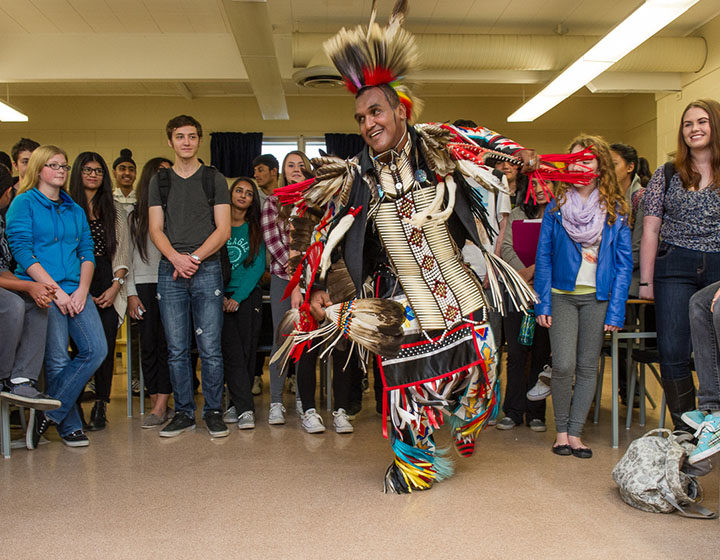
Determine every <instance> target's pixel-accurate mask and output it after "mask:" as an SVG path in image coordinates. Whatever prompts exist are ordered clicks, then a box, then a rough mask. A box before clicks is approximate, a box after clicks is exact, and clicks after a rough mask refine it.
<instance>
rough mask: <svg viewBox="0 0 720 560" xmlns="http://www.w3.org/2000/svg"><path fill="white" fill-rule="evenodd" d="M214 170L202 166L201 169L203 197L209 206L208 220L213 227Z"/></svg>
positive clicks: (207, 166)
mask: <svg viewBox="0 0 720 560" xmlns="http://www.w3.org/2000/svg"><path fill="white" fill-rule="evenodd" d="M215 172H216V170H215V168H214V167H211V166H209V165H203V169H202V187H203V191H205V197H206V198H207V201H208V206H210V219H211V220H212V224H213V227H216V226H215V209H214V207H215Z"/></svg>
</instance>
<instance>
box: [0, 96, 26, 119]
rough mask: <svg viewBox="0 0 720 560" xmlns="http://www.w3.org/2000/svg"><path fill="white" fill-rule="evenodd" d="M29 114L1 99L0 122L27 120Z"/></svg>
mask: <svg viewBox="0 0 720 560" xmlns="http://www.w3.org/2000/svg"><path fill="white" fill-rule="evenodd" d="M27 121H28V116H27V115H26V114H25V113H21V112H20V111H18V110H17V109H15V108H14V107H11V106H10V105H8V104H7V103H3V102H2V101H0V122H27Z"/></svg>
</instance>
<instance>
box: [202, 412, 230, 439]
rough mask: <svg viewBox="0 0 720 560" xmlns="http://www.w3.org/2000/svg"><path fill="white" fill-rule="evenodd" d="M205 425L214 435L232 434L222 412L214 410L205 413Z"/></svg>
mask: <svg viewBox="0 0 720 560" xmlns="http://www.w3.org/2000/svg"><path fill="white" fill-rule="evenodd" d="M204 419H205V426H207V429H208V432H210V435H211V436H212V437H225V436H227V435H230V430H229V429H228V427H227V426H226V425H225V422H223V419H222V412H220V411H219V410H212V411H210V412H208V413H206V414H205V416H204Z"/></svg>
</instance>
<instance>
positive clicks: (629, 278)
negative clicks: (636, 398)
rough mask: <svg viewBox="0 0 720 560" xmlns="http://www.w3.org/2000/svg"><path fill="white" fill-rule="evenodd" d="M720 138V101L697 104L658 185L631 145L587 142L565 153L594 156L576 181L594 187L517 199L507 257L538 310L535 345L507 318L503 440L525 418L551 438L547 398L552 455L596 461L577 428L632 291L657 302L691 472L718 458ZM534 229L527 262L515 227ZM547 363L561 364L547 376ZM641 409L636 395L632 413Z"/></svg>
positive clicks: (667, 385) (665, 381) (668, 386)
mask: <svg viewBox="0 0 720 560" xmlns="http://www.w3.org/2000/svg"><path fill="white" fill-rule="evenodd" d="M719 130H720V104H718V102H717V101H714V100H697V101H694V102H692V103H690V104H689V105H688V106H687V107H686V109H685V110H684V111H683V115H682V119H681V122H680V126H679V130H678V141H677V143H678V148H677V152H676V155H675V159H674V162H672V163H667V164H665V165H663V166H661V167H660V168H658V170H657V171H655V173H654V174H653V175H652V177H650V178H648V177H647V175H646V173H643V171H644V169H642V168H641V167H640V160H639V158H638V157H637V152H636V151H635V150H634V149H633V148H632V147H631V146H627V145H623V144H612V145H608V144H607V143H606V142H605V141H604V140H603V139H602V138H598V137H592V136H580V137H578V138H576V139H575V140H573V142H572V143H571V144H570V148H569V153H571V154H572V153H579V152H582V151H583V150H589V151H590V152H591V154H589V155H590V157H589V158H587V159H585V160H583V159H581V160H579V161H576V162H575V163H572V164H570V165H569V166H568V170H569V171H573V170H576V171H581V170H582V171H592V172H593V173H594V174H595V175H596V177H595V178H594V179H592V180H591V181H590V182H589V183H588V184H575V185H568V184H564V183H558V184H557V185H555V186H554V189H553V190H554V197H553V198H554V200H548V198H547V191H546V190H545V189H542V188H540V185H537V184H534V185H529V186H528V187H526V188H525V189H524V190H520V191H519V192H518V195H519V198H518V200H517V205H516V206H515V209H514V210H513V211H512V212H511V213H510V217H509V222H510V223H509V224H508V225H507V226H506V227H505V228H503V231H504V239H503V240H502V248H501V254H502V256H503V258H504V259H506V260H507V261H508V262H509V263H510V264H511V265H512V266H513V267H514V268H516V269H517V270H518V272H519V273H520V274H521V275H522V276H523V278H524V279H525V280H526V281H528V282H529V283H531V284H532V285H533V287H534V289H535V292H536V293H537V296H538V298H539V303H538V304H536V305H535V308H534V313H535V315H536V321H537V326H535V329H534V338H533V337H531V339H530V341H527V340H523V341H522V342H524V344H522V343H521V342H519V341H518V340H519V339H522V338H523V336H525V335H526V333H521V332H520V331H521V325H523V326H524V324H523V323H522V319H523V317H522V315H521V314H520V313H509V314H507V316H506V317H505V319H504V326H505V336H506V339H507V343H508V358H507V372H508V374H507V384H506V393H505V399H504V405H503V410H504V412H505V417H504V418H503V419H502V420H500V422H498V424H497V427H498V428H499V429H512V428H514V427H515V426H516V425H518V424H521V423H522V422H523V420H525V421H526V422H527V424H528V425H529V426H530V428H531V429H534V430H536V431H545V429H546V428H545V424H544V412H545V408H544V402H543V401H544V398H545V397H547V396H549V395H550V394H552V396H553V399H552V400H553V408H554V414H555V427H556V432H557V435H556V439H555V442H554V444H553V447H552V451H553V452H554V453H556V454H558V455H575V456H576V457H580V458H590V457H592V450H591V449H590V448H589V447H587V446H586V445H584V444H583V443H582V439H581V435H582V429H583V425H584V423H585V420H586V418H587V414H588V412H589V410H590V406H591V404H592V401H593V397H594V394H595V388H596V376H597V370H598V360H599V357H600V352H601V350H602V345H603V340H604V335H605V333H607V332H610V331H617V330H619V329H621V328H623V326H624V321H625V303H626V300H627V296H628V293H630V294H631V295H633V296H635V297H640V298H643V299H649V300H654V301H655V313H654V314H653V315H652V316H651V317H649V319H650V320H652V321H656V323H657V333H658V339H657V345H658V352H659V355H660V366H661V372H662V385H663V390H664V392H665V396H666V399H667V405H668V409H669V411H670V413H671V417H672V420H673V424H674V427H675V429H680V430H688V431H693V432H694V433H695V435H696V437H697V438H698V441H697V447H696V449H695V451H694V452H693V453H692V454H691V456H690V462H691V463H695V462H698V461H701V460H703V459H705V458H707V457H709V456H710V455H712V454H714V453H716V452H718V451H720V338H719V337H720V306H716V305H715V303H716V302H717V299H718V298H720V276H718V273H719V272H720V270H718V258H719V257H718V255H720V195H718V188H720V134H718V131H719ZM584 153H587V152H584ZM505 165H507V164H505ZM528 189H529V190H530V192H528ZM533 191H534V193H533ZM538 218H541V219H542V225H541V227H540V231H539V240H538V244H537V251H536V254H534V255H532V259H531V260H532V262H529V261H528V259H527V258H525V260H523V259H521V258H519V256H518V254H517V252H516V248H517V247H518V245H516V244H515V243H514V242H513V229H514V228H513V226H512V224H513V223H515V222H516V221H518V220H523V221H527V220H530V221H532V220H535V219H538ZM691 341H692V343H691ZM693 356H694V364H695V365H694V369H695V370H696V372H697V375H698V381H699V391H698V399H697V405H696V400H695V384H694V381H693V377H692V369H693V366H692V357H693ZM528 361H529V362H530V367H529V369H528V367H527V362H528ZM546 363H547V364H550V363H551V364H552V367H549V366H545V367H543V364H546ZM538 376H539V379H538ZM622 377H624V375H621V378H622ZM623 396H625V395H623ZM632 402H633V398H632V396H627V404H628V406H632Z"/></svg>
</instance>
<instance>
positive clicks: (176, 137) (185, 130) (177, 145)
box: [168, 125, 200, 159]
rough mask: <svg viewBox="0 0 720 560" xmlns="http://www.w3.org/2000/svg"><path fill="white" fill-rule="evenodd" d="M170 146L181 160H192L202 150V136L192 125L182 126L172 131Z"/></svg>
mask: <svg viewBox="0 0 720 560" xmlns="http://www.w3.org/2000/svg"><path fill="white" fill-rule="evenodd" d="M168 145H169V146H170V147H171V148H172V149H173V150H174V151H175V155H176V156H177V157H178V158H180V159H192V158H194V157H195V156H196V155H197V153H198V149H199V148H200V136H198V132H197V129H196V128H195V127H194V126H192V125H187V126H181V127H180V128H176V129H175V130H173V131H172V134H171V135H170V140H168Z"/></svg>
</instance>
